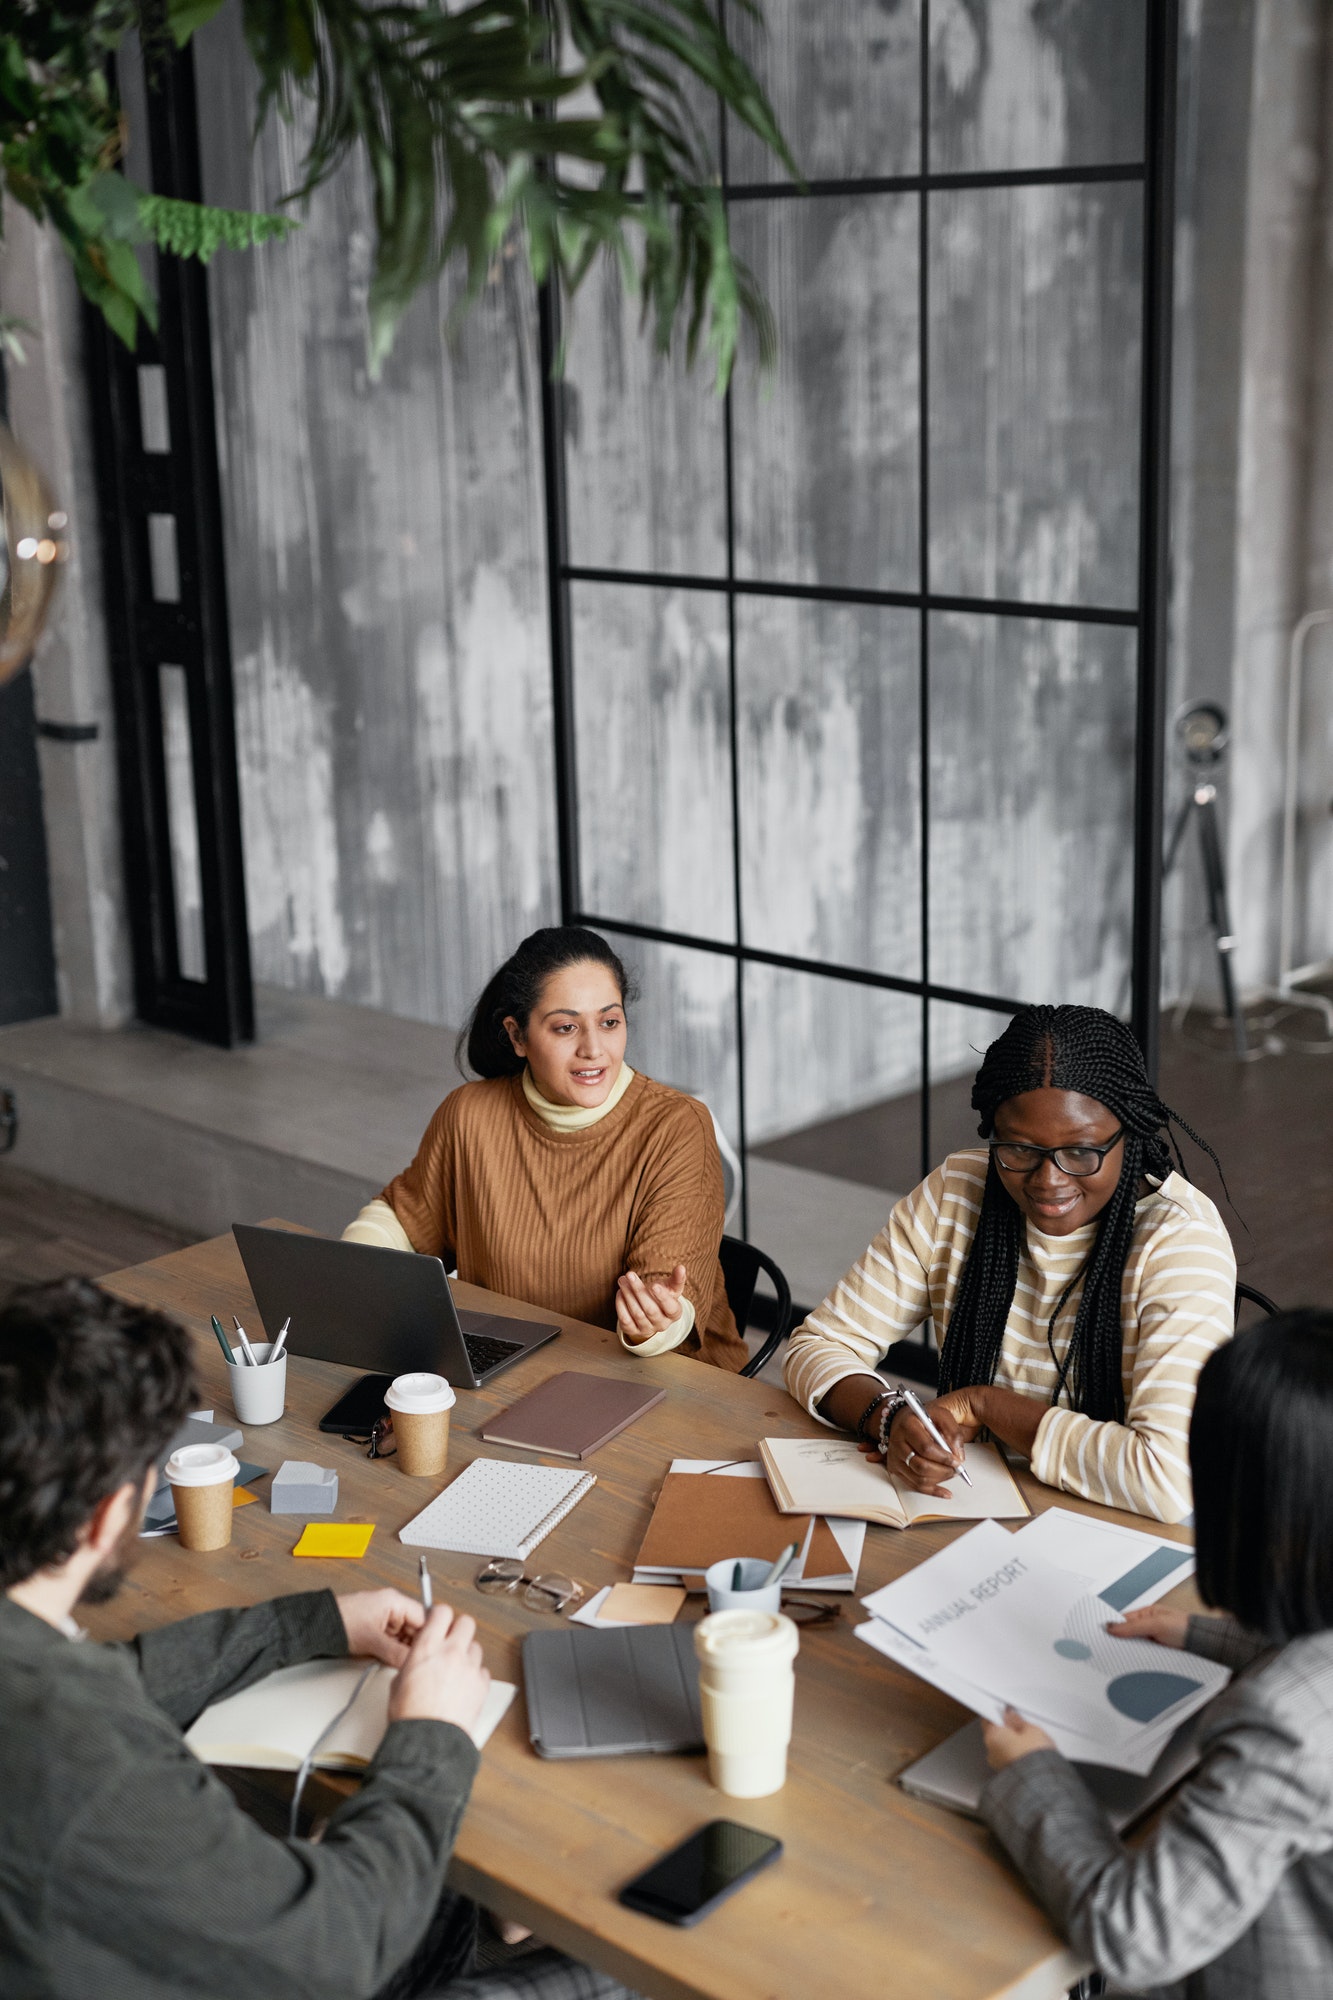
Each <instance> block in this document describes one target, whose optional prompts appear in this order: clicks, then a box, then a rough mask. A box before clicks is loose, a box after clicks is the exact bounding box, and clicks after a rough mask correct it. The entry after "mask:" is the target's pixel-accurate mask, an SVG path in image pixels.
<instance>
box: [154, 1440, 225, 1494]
mask: <svg viewBox="0 0 1333 2000" xmlns="http://www.w3.org/2000/svg"><path fill="white" fill-rule="evenodd" d="M240 1469H241V1467H240V1461H239V1460H238V1459H237V1458H235V1457H234V1456H233V1454H232V1453H231V1452H229V1451H228V1449H227V1447H226V1445H225V1444H186V1445H182V1446H181V1448H180V1450H179V1451H173V1452H172V1454H171V1457H170V1458H169V1459H168V1460H167V1479H168V1481H169V1482H170V1484H171V1485H172V1486H221V1484H222V1482H223V1480H224V1479H235V1477H236V1475H237V1473H238V1472H239V1471H240Z"/></svg>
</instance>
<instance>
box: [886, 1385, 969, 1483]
mask: <svg viewBox="0 0 1333 2000" xmlns="http://www.w3.org/2000/svg"><path fill="white" fill-rule="evenodd" d="M903 1396H904V1398H905V1399H906V1403H907V1407H908V1409H909V1410H910V1411H911V1412H912V1415H913V1416H914V1417H915V1418H916V1420H917V1422H918V1423H919V1424H922V1425H924V1427H925V1428H926V1430H927V1431H929V1433H930V1435H931V1437H933V1438H934V1440H935V1442H936V1444H937V1445H938V1446H939V1448H940V1450H941V1451H948V1452H949V1456H950V1458H953V1453H952V1451H949V1447H948V1445H947V1444H946V1443H945V1442H944V1439H943V1438H942V1437H941V1436H940V1434H939V1432H938V1431H937V1430H936V1428H935V1426H934V1424H932V1422H931V1421H930V1418H929V1417H928V1416H927V1415H926V1412H925V1408H924V1406H923V1405H922V1402H921V1398H920V1397H919V1396H914V1395H913V1394H912V1391H911V1390H910V1389H904V1390H903ZM954 1463H955V1465H956V1466H957V1468H958V1477H959V1478H960V1479H961V1480H962V1482H963V1484H964V1485H965V1486H970V1485H971V1484H972V1481H971V1479H970V1478H969V1477H968V1472H967V1467H966V1466H965V1465H964V1464H963V1461H962V1456H961V1454H960V1456H959V1457H958V1458H956V1459H954Z"/></svg>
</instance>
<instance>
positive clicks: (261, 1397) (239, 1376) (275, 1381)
mask: <svg viewBox="0 0 1333 2000" xmlns="http://www.w3.org/2000/svg"><path fill="white" fill-rule="evenodd" d="M250 1352H251V1353H252V1354H253V1355H254V1357H255V1360H256V1361H257V1362H258V1363H259V1366H258V1367H257V1368H252V1367H251V1366H250V1364H249V1362H248V1361H247V1360H246V1358H245V1350H244V1348H241V1347H233V1348H232V1350H231V1357H232V1360H233V1361H234V1362H235V1363H236V1366H235V1367H234V1368H233V1369H232V1371H231V1374H230V1375H229V1377H228V1383H229V1386H230V1388H231V1406H232V1408H233V1409H234V1410H235V1412H236V1414H237V1416H238V1417H239V1418H240V1420H241V1422H242V1423H243V1424H276V1423H277V1421H278V1418H279V1417H280V1416H281V1415H282V1413H283V1411H284V1409H285V1408H286V1407H287V1350H286V1348H284V1349H283V1351H282V1353H281V1354H280V1355H279V1356H278V1358H277V1360H276V1361H270V1360H269V1358H268V1357H269V1355H270V1354H272V1352H273V1344H272V1342H271V1341H263V1340H252V1341H251V1342H250Z"/></svg>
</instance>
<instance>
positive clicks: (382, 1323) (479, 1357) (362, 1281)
mask: <svg viewBox="0 0 1333 2000" xmlns="http://www.w3.org/2000/svg"><path fill="white" fill-rule="evenodd" d="M231 1233H232V1235H233V1236H234V1237H235V1238H236V1247H237V1249H238V1250H239V1251H240V1253H241V1262H242V1263H243V1264H244V1265H245V1275H246V1277H247V1278H248V1279H249V1280H250V1290H251V1291H252V1292H253V1293H254V1295H255V1304H256V1305H257V1306H258V1307H259V1316H260V1318H261V1319H262V1320H263V1322H264V1331H265V1333H267V1335H268V1337H269V1339H270V1340H272V1339H274V1338H275V1337H276V1335H277V1332H278V1329H279V1328H280V1327H281V1325H282V1323H283V1321H284V1320H285V1319H286V1318H287V1317H288V1315H289V1314H290V1315H291V1322H292V1324H291V1331H290V1332H289V1333H288V1335H287V1348H288V1352H289V1353H292V1354H308V1355H310V1356H311V1357H312V1358H313V1359H314V1360H316V1361H339V1362H341V1363H342V1364H343V1365H344V1367H347V1368H364V1369H367V1370H369V1371H372V1372H375V1373H379V1374H384V1375H409V1374H412V1373H413V1372H414V1371H415V1370H417V1369H428V1370H429V1371H431V1372H432V1373H433V1374H436V1375H443V1376H445V1377H446V1378H447V1380H448V1381H450V1382H452V1383H453V1385H454V1387H455V1388H456V1389H476V1388H479V1387H480V1385H481V1384H482V1383H483V1382H486V1381H489V1379H490V1377H491V1376H492V1375H498V1374H499V1373H500V1371H501V1369H502V1368H509V1367H512V1365H513V1364H514V1362H515V1361H521V1360H522V1359H523V1356H524V1355H525V1354H531V1352H532V1350H533V1348H534V1347H542V1346H544V1345H545V1343H546V1342H547V1341H548V1340H554V1339H555V1337H556V1335H557V1334H558V1333H559V1331H560V1328H559V1327H558V1326H546V1325H540V1324H538V1323H537V1322H536V1321H534V1320H527V1319H508V1318H506V1317H504V1316H503V1315H502V1314H500V1313H477V1312H459V1310H458V1308H457V1306H456V1305H455V1304H454V1296H453V1293H452V1292H451V1291H450V1289H449V1280H448V1278H447V1276H446V1275H445V1269H444V1265H443V1264H442V1263H441V1262H440V1260H439V1258H438V1257H419V1256H413V1255H412V1254H411V1252H409V1251H406V1250H379V1249H376V1248H375V1247H374V1246H373V1245H371V1244H368V1243H340V1242H337V1241H335V1240H333V1239H332V1238H330V1237H327V1236H305V1235H298V1234H297V1233H295V1232H294V1231H292V1230H290V1229H260V1228H257V1227H256V1226H255V1225H254V1224H252V1223H248V1222H237V1223H234V1224H233V1225H232V1232H231Z"/></svg>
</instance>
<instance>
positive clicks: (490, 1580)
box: [476, 1556, 584, 1611]
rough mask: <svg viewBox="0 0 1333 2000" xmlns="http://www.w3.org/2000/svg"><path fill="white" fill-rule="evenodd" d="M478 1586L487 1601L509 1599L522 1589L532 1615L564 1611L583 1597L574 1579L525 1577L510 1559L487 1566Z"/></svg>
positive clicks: (503, 1557) (516, 1564) (519, 1566)
mask: <svg viewBox="0 0 1333 2000" xmlns="http://www.w3.org/2000/svg"><path fill="white" fill-rule="evenodd" d="M476 1583H477V1589H478V1590H479V1591H481V1592H482V1594H483V1595H484V1596H486V1597H505V1596H510V1595H513V1594H515V1593H516V1592H517V1591H519V1590H520V1589H523V1602H524V1603H525V1604H526V1605H527V1607H528V1609H529V1611H563V1610H564V1609H565V1607H566V1605H569V1604H577V1603H578V1601H579V1599H580V1598H581V1597H582V1596H583V1595H584V1590H583V1585H582V1584H581V1583H575V1581H574V1579H573V1577H572V1576H524V1574H523V1565H522V1563H521V1562H515V1561H514V1559H513V1558H512V1557H510V1556H497V1557H496V1559H495V1561H494V1562H488V1563H486V1564H485V1566H484V1567H483V1568H481V1569H479V1570H478V1571H477V1577H476ZM525 1585H526V1588H524V1586H525Z"/></svg>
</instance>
